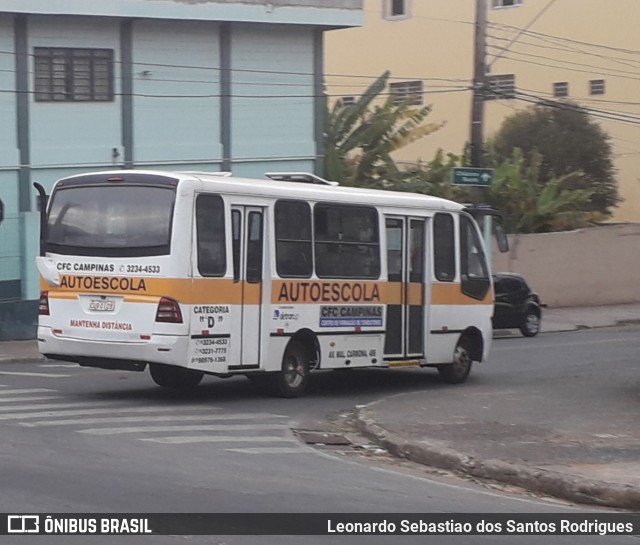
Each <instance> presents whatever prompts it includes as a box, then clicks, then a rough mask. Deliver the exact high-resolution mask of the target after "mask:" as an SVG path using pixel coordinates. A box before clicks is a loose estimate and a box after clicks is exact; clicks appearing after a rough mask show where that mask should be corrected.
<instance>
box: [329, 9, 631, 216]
mask: <svg viewBox="0 0 640 545" xmlns="http://www.w3.org/2000/svg"><path fill="white" fill-rule="evenodd" d="M476 3H477V0H364V12H365V22H364V25H363V26H362V27H361V28H353V29H345V30H339V31H335V32H331V33H329V34H328V35H327V38H326V46H325V71H326V74H327V76H326V83H327V93H328V94H329V95H330V96H331V97H332V99H337V98H339V97H346V98H345V99H346V100H347V101H348V100H350V97H356V96H357V95H358V94H359V93H361V92H362V91H363V90H364V89H365V88H366V87H367V85H368V84H369V83H370V82H371V81H372V80H373V78H375V77H377V76H379V75H380V74H381V73H382V72H383V71H384V70H387V69H388V70H391V73H392V79H391V82H392V89H390V92H394V93H397V94H399V95H400V96H402V94H408V95H412V94H415V93H420V96H421V100H422V103H423V104H432V105H433V111H432V113H431V115H430V118H429V119H430V121H444V122H446V125H445V127H444V128H442V129H440V130H439V131H437V132H436V133H434V134H432V135H430V136H427V137H425V138H423V139H422V140H420V141H418V142H415V143H414V144H412V145H411V146H408V147H407V148H404V149H402V150H400V151H398V152H397V156H396V158H397V159H398V160H399V161H407V162H415V161H417V160H421V161H423V162H426V161H429V160H431V159H432V158H433V156H434V154H435V152H436V150H437V149H439V148H442V149H444V150H445V151H447V152H453V153H460V152H461V151H462V149H463V146H464V144H465V142H467V141H468V140H469V135H470V116H471V102H472V92H471V87H472V78H473V57H474V30H475V9H476ZM486 3H487V19H488V23H487V27H486V36H487V49H486V52H487V55H486V65H487V69H488V77H489V79H490V80H492V81H493V83H494V84H498V85H499V89H501V90H502V91H503V92H504V94H505V95H513V98H500V99H496V100H488V101H487V102H486V103H485V125H484V135H485V138H486V137H488V136H490V135H491V134H492V133H493V132H495V131H496V130H497V128H498V127H499V126H500V124H501V122H502V121H503V119H504V118H505V117H506V116H508V115H510V114H513V113H514V111H517V110H519V109H523V108H526V107H528V106H530V105H531V104H535V103H540V102H541V101H544V100H554V99H555V100H561V99H563V98H565V97H566V98H567V99H569V100H572V101H575V102H577V103H579V104H581V105H582V106H583V107H585V108H588V110H589V112H590V113H591V115H592V119H594V120H595V121H597V122H598V123H600V125H601V126H602V128H603V129H604V130H605V132H606V133H607V134H608V135H609V136H610V138H611V145H612V148H613V158H614V164H615V167H616V169H617V178H618V182H619V191H620V196H621V197H622V199H624V200H623V202H622V203H621V204H620V206H619V208H617V209H616V211H615V214H614V219H615V220H617V221H633V222H638V221H640V41H639V40H638V33H637V21H639V20H640V1H638V0H615V1H614V2H603V1H602V0H486Z"/></svg>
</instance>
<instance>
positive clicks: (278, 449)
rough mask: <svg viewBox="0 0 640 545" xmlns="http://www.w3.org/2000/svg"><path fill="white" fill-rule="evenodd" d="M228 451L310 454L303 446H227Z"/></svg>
mask: <svg viewBox="0 0 640 545" xmlns="http://www.w3.org/2000/svg"><path fill="white" fill-rule="evenodd" d="M224 450H226V451H227V452H240V453H243V454H302V453H304V454H308V453H309V451H308V450H307V449H306V448H303V447H253V448H226V449H224Z"/></svg>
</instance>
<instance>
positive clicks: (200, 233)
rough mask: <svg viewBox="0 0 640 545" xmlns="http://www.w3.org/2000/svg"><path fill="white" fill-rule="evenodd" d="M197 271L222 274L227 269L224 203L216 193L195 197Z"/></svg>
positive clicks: (211, 274)
mask: <svg viewBox="0 0 640 545" xmlns="http://www.w3.org/2000/svg"><path fill="white" fill-rule="evenodd" d="M196 233H197V245H198V271H199V272H200V274H201V275H202V276H224V274H225V272H226V270H227V258H226V252H225V236H224V205H223V202H222V198H220V197H219V196H218V195H198V197H197V199H196Z"/></svg>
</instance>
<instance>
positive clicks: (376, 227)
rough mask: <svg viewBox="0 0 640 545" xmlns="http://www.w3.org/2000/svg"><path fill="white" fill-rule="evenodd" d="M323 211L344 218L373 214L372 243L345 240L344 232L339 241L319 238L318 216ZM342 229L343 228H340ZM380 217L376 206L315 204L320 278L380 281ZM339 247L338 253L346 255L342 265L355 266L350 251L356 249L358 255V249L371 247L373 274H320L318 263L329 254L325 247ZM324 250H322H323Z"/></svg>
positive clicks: (314, 240)
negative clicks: (331, 212) (337, 213)
mask: <svg viewBox="0 0 640 545" xmlns="http://www.w3.org/2000/svg"><path fill="white" fill-rule="evenodd" d="M323 209H327V210H334V211H336V210H337V211H339V213H340V214H345V216H344V217H348V216H351V217H354V215H355V214H356V213H357V211H366V212H367V213H369V214H371V218H372V219H373V231H374V232H373V235H374V236H373V237H372V239H371V241H365V240H350V239H346V240H343V239H342V238H341V237H342V236H344V234H343V233H342V232H340V233H339V235H338V240H331V239H329V238H324V237H323V238H320V237H319V236H318V227H319V225H320V224H321V222H320V221H319V220H318V215H319V213H320V212H321V211H322V210H323ZM339 219H340V221H341V223H342V221H343V217H340V218H339ZM340 227H342V226H340ZM380 238H381V237H380V217H379V211H378V209H377V208H376V207H375V206H367V205H353V204H344V203H331V202H318V203H316V204H315V206H314V207H313V254H314V255H313V257H314V260H313V264H314V270H315V274H316V276H317V277H318V278H335V279H345V280H378V279H380V276H381V272H382V259H381V256H380V251H381V243H380ZM331 246H333V247H337V248H338V253H339V254H341V253H344V255H343V256H342V259H341V260H340V262H341V263H351V264H353V262H354V260H353V259H350V258H351V257H352V255H353V254H352V253H351V252H349V251H348V250H353V249H354V248H356V252H355V253H357V248H359V247H360V248H361V247H367V246H369V247H371V248H372V249H373V251H374V253H373V256H372V257H373V263H372V264H371V265H372V266H373V272H372V273H370V274H357V275H351V274H340V273H343V272H344V270H343V271H338V273H336V272H335V271H333V272H330V273H329V274H327V273H326V272H324V271H323V272H319V270H318V262H319V259H321V258H325V257H326V255H327V252H325V251H324V248H325V247H331ZM321 248H322V250H321ZM344 249H347V252H343V250H344Z"/></svg>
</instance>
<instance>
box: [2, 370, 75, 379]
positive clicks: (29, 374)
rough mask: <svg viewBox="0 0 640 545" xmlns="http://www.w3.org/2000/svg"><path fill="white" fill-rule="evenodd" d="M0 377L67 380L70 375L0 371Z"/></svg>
mask: <svg viewBox="0 0 640 545" xmlns="http://www.w3.org/2000/svg"><path fill="white" fill-rule="evenodd" d="M0 375H12V376H16V377H40V378H69V377H70V376H71V375H56V374H54V373H23V372H19V371H0Z"/></svg>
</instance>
